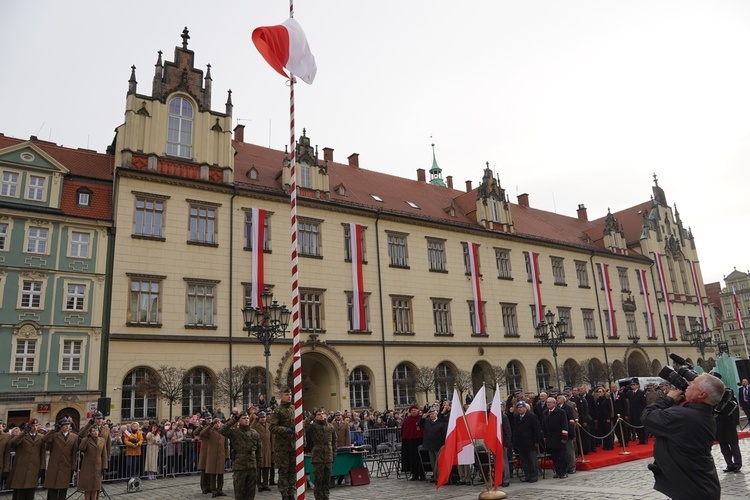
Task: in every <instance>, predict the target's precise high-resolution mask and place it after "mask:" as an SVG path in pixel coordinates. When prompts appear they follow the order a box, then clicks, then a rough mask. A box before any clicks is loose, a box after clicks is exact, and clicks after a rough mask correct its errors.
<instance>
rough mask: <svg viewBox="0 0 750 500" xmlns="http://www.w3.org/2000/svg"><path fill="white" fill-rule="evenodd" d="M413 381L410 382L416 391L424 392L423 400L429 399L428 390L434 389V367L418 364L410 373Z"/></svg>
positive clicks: (427, 400)
mask: <svg viewBox="0 0 750 500" xmlns="http://www.w3.org/2000/svg"><path fill="white" fill-rule="evenodd" d="M412 377H414V383H413V384H410V385H412V386H413V387H414V390H415V391H416V392H424V397H425V401H426V402H429V401H430V391H432V390H434V389H435V369H434V368H431V367H429V366H420V367H419V368H417V371H415V372H413V373H412Z"/></svg>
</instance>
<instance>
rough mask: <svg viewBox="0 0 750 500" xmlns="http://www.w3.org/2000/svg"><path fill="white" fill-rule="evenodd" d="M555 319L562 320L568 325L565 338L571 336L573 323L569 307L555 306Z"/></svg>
mask: <svg viewBox="0 0 750 500" xmlns="http://www.w3.org/2000/svg"><path fill="white" fill-rule="evenodd" d="M557 319H558V321H564V322H565V323H567V325H568V333H566V334H565V338H567V339H570V338H573V324H572V322H571V317H570V308H569V307H558V308H557Z"/></svg>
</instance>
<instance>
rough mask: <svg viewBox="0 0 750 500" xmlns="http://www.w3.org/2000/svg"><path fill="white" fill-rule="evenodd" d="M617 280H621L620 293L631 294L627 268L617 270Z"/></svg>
mask: <svg viewBox="0 0 750 500" xmlns="http://www.w3.org/2000/svg"><path fill="white" fill-rule="evenodd" d="M617 278H618V279H619V280H620V291H621V292H625V293H627V292H630V280H629V279H628V268H627V267H618V268H617Z"/></svg>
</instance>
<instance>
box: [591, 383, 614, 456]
mask: <svg viewBox="0 0 750 500" xmlns="http://www.w3.org/2000/svg"><path fill="white" fill-rule="evenodd" d="M594 397H595V398H596V432H597V436H605V437H602V443H603V446H602V448H603V449H605V450H612V449H614V447H615V438H614V436H613V435H612V434H611V433H610V431H611V430H612V419H613V417H614V411H615V410H614V406H613V405H612V398H610V397H609V396H608V395H607V393H606V392H605V391H604V387H597V388H596V391H595V392H594Z"/></svg>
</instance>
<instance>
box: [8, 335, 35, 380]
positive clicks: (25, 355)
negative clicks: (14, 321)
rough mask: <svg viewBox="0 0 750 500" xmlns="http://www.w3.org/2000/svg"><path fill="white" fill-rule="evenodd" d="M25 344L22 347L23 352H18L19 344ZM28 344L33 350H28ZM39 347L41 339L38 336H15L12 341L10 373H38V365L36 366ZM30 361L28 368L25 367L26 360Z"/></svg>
mask: <svg viewBox="0 0 750 500" xmlns="http://www.w3.org/2000/svg"><path fill="white" fill-rule="evenodd" d="M22 345H23V346H25V347H24V348H23V352H19V347H20V346H22ZM29 346H33V351H34V352H29ZM40 347H41V339H40V338H39V337H35V338H16V339H15V340H14V343H13V350H12V351H11V352H12V359H13V362H12V365H11V366H12V369H11V373H23V374H30V373H39V367H38V361H39V359H38V355H39V351H40ZM19 360H21V364H22V366H21V368H22V369H20V370H19V369H18V362H19ZM29 360H30V361H31V367H30V369H29V368H28V367H27V362H28V361H29Z"/></svg>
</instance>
